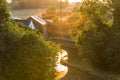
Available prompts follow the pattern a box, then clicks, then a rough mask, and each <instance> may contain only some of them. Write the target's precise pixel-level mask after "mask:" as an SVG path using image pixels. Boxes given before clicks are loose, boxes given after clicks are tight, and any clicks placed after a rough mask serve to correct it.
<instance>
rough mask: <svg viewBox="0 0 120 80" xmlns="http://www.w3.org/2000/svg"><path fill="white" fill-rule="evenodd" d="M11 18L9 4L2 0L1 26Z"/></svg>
mask: <svg viewBox="0 0 120 80" xmlns="http://www.w3.org/2000/svg"><path fill="white" fill-rule="evenodd" d="M8 20H9V6H8V4H7V2H6V0H0V26H1V25H3V24H4V23H5V22H7V21H8Z"/></svg>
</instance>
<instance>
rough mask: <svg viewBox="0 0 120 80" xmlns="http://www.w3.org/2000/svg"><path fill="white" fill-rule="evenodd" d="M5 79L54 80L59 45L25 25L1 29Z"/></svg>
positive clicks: (0, 71)
mask: <svg viewBox="0 0 120 80" xmlns="http://www.w3.org/2000/svg"><path fill="white" fill-rule="evenodd" d="M0 30H1V32H0V37H1V39H0V62H1V64H0V74H1V76H0V79H1V80H54V79H55V77H56V75H55V72H56V71H55V69H54V67H55V66H56V55H57V52H58V50H59V46H57V45H56V44H54V43H51V42H49V41H45V40H44V39H43V38H42V36H41V35H39V34H37V33H36V32H35V31H33V30H31V29H29V28H26V27H24V26H23V25H21V24H16V23H7V24H6V25H5V26H3V27H1V28H0Z"/></svg>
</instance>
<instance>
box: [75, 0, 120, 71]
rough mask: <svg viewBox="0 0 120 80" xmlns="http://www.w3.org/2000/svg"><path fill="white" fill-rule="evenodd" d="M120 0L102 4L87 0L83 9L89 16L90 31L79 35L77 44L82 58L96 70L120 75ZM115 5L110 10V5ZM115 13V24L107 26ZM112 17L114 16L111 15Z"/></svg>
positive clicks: (84, 31) (86, 30) (96, 0)
mask: <svg viewBox="0 0 120 80" xmlns="http://www.w3.org/2000/svg"><path fill="white" fill-rule="evenodd" d="M117 3H120V1H119V0H117V1H114V0H112V2H110V3H107V4H106V3H102V2H100V1H98V0H95V1H90V0H86V1H85V2H84V3H83V4H82V7H81V10H80V11H82V12H83V13H84V14H86V15H88V23H87V26H88V29H85V30H83V31H82V33H79V32H78V33H77V34H78V35H77V37H76V38H75V39H76V42H77V45H78V46H79V49H80V53H81V55H82V57H85V58H86V59H87V60H89V61H90V62H91V64H92V66H93V67H94V68H95V69H99V70H103V71H109V72H112V73H120V69H119V67H120V64H119V62H120V58H119V57H120V45H119V43H120V38H119V37H120V28H119V26H120V24H119V21H120V18H119V15H118V14H119V11H120V10H119V7H120V6H119V5H117ZM109 4H110V5H114V7H112V8H110V6H108V5H109ZM111 9H112V10H113V9H114V11H113V17H114V18H113V24H112V26H110V25H108V24H107V20H109V19H112V18H106V16H108V15H109V12H111ZM111 16H112V15H111Z"/></svg>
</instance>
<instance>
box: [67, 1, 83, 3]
mask: <svg viewBox="0 0 120 80" xmlns="http://www.w3.org/2000/svg"><path fill="white" fill-rule="evenodd" d="M68 1H69V3H72V2H82V0H68Z"/></svg>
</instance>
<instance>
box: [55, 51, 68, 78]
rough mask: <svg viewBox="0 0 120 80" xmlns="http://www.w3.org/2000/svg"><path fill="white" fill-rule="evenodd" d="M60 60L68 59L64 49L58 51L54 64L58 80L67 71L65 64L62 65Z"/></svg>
mask: <svg viewBox="0 0 120 80" xmlns="http://www.w3.org/2000/svg"><path fill="white" fill-rule="evenodd" d="M61 60H63V61H66V60H68V54H67V52H66V51H65V50H61V51H60V52H59V53H58V61H57V64H56V67H55V69H56V71H57V73H58V75H57V79H58V80H60V79H61V78H63V77H64V76H65V75H66V74H67V72H68V67H67V66H64V65H62V64H61V63H60V62H61Z"/></svg>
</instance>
